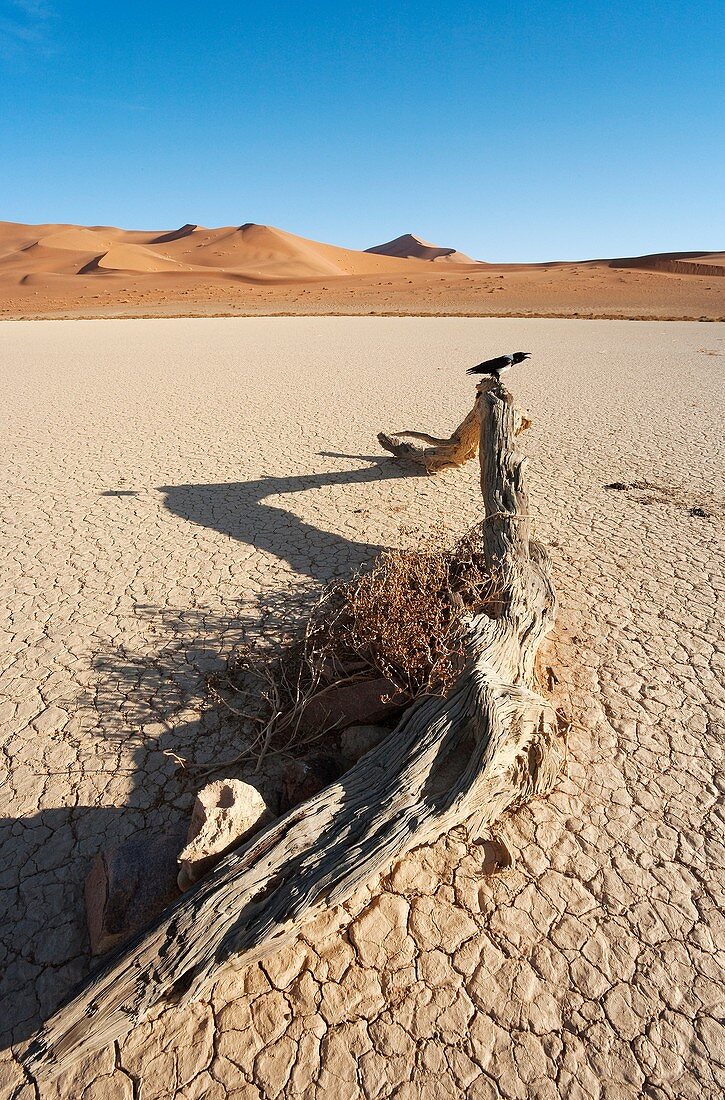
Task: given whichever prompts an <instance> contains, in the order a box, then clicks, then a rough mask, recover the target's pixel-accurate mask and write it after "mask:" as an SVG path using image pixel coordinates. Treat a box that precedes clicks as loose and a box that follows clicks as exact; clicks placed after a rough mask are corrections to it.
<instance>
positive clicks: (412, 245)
mask: <svg viewBox="0 0 725 1100" xmlns="http://www.w3.org/2000/svg"><path fill="white" fill-rule="evenodd" d="M365 251H366V252H375V253H377V255H379V256H397V257H398V258H399V259H405V260H432V261H433V262H434V263H454V264H475V263H478V262H479V261H477V260H472V259H471V258H470V256H466V255H464V254H463V252H458V251H457V249H455V248H441V247H439V246H438V245H437V244H430V243H429V242H428V241H424V240H423V239H422V238H421V237H416V236H415V234H413V233H404V234H403V235H402V237H396V238H395V240H392V241H387V242H386V243H385V244H376V245H374V246H373V247H372V248H366V249H365Z"/></svg>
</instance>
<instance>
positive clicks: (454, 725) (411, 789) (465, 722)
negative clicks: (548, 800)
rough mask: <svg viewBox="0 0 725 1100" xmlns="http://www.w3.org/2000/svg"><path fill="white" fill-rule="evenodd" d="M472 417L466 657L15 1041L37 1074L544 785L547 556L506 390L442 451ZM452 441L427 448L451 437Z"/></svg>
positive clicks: (549, 728)
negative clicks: (476, 567)
mask: <svg viewBox="0 0 725 1100" xmlns="http://www.w3.org/2000/svg"><path fill="white" fill-rule="evenodd" d="M473 419H475V422H476V423H477V425H478V430H479V438H480V447H479V453H480V460H481V491H482V494H483V501H484V507H485V525H484V547H485V556H486V561H487V565H488V567H489V569H490V571H491V573H492V574H493V575H494V576H495V577H496V578H497V580H498V584H499V600H498V603H497V605H496V606H495V608H494V610H493V612H492V613H491V611H490V610H489V612H488V613H486V614H480V615H476V616H473V617H472V618H471V619H470V622H469V624H468V631H467V642H466V650H467V661H466V665H465V668H464V671H463V672H462V674H461V676H460V678H459V679H458V681H457V682H456V683H455V685H454V687H453V688H452V689H451V691H450V693H449V695H448V696H447V697H446V698H439V697H427V698H423V699H419V700H418V701H416V702H415V703H414V704H413V705H412V706H411V707H410V708H409V709H408V710H407V711H406V713H405V714H404V716H403V718H402V720H401V721H400V723H399V725H398V727H397V729H396V730H395V731H394V732H393V733H392V734H391V735H390V736H389V737H388V738H386V739H385V740H384V741H383V742H382V744H380V745H379V746H378V747H377V748H375V749H373V750H372V751H371V752H369V753H368V754H367V755H366V756H364V757H363V758H362V759H361V760H360V761H359V762H358V763H357V764H356V765H355V766H354V767H353V768H351V769H350V771H348V772H347V773H346V774H345V775H344V776H342V777H341V778H340V779H339V780H338V781H337V782H335V783H332V784H330V785H329V786H328V787H326V788H325V789H324V790H322V791H320V792H319V793H318V794H316V795H314V796H313V797H312V798H309V799H308V800H307V801H306V802H304V803H302V804H301V805H299V806H296V807H295V808H294V809H292V810H290V811H289V812H288V813H287V814H286V815H285V816H284V817H282V818H280V819H279V820H277V821H276V822H275V823H274V824H272V825H270V826H269V827H268V828H266V829H265V830H264V831H263V832H261V833H258V834H257V835H256V836H255V837H254V839H253V840H252V841H251V842H249V843H248V844H247V845H246V846H245V847H243V848H239V849H237V850H236V851H234V852H232V853H231V854H230V855H228V856H226V857H225V859H224V860H223V861H222V862H221V863H220V864H219V865H218V867H217V868H216V869H215V870H214V871H213V872H212V873H211V874H210V875H209V877H208V878H205V879H202V880H201V881H200V882H198V883H197V884H196V885H195V886H194V887H192V889H191V890H189V891H188V892H187V893H186V894H184V895H183V896H182V897H181V898H180V899H179V900H178V901H177V902H176V903H175V904H174V905H172V906H171V907H170V908H169V909H168V910H166V912H165V913H164V914H162V916H161V917H160V918H158V919H157V920H156V921H155V922H154V923H153V924H152V925H150V926H149V927H148V928H147V929H146V930H145V931H144V932H143V933H141V934H139V935H138V936H137V937H136V938H135V939H134V940H133V941H132V942H131V943H130V944H128V945H126V946H125V947H124V948H123V949H122V950H121V951H120V952H119V953H118V954H116V955H115V956H114V957H113V958H112V959H111V960H110V961H109V962H108V963H107V964H106V965H105V966H104V967H103V968H102V969H101V970H100V971H98V972H97V973H95V974H93V975H92V976H91V977H89V978H88V979H87V981H86V983H85V984H84V985H83V986H82V988H81V989H80V991H78V992H77V993H76V994H75V996H74V997H72V999H71V1000H70V1001H69V1002H68V1003H66V1004H65V1005H64V1006H63V1007H61V1008H60V1009H59V1010H58V1011H57V1012H56V1013H55V1015H54V1016H53V1017H52V1018H51V1019H50V1020H48V1022H47V1023H46V1025H45V1027H44V1028H43V1029H42V1030H41V1031H40V1032H39V1033H38V1035H37V1036H36V1037H35V1038H34V1040H33V1041H32V1043H31V1044H30V1046H29V1047H28V1049H27V1050H26V1052H25V1055H24V1060H25V1063H26V1065H27V1067H28V1069H29V1070H30V1071H31V1072H33V1073H34V1074H35V1075H36V1076H38V1077H54V1076H56V1075H57V1074H58V1073H60V1072H61V1071H62V1070H65V1069H67V1068H69V1067H70V1066H71V1065H72V1064H73V1062H74V1061H75V1060H76V1059H77V1058H79V1057H81V1056H83V1055H85V1054H87V1053H88V1052H89V1051H91V1050H93V1049H97V1048H99V1047H102V1046H104V1045H106V1044H107V1043H111V1042H113V1041H114V1040H116V1039H118V1038H120V1037H121V1036H122V1035H124V1034H126V1033H127V1032H128V1031H129V1030H131V1028H132V1027H133V1026H134V1025H135V1024H136V1023H137V1022H138V1021H139V1020H140V1019H141V1018H142V1017H143V1016H144V1014H145V1013H146V1012H147V1011H148V1010H149V1009H150V1008H151V1007H152V1006H154V1005H156V1004H159V1003H178V1002H183V1001H185V1000H188V999H192V998H195V997H199V996H201V995H202V994H203V993H204V991H205V990H206V989H207V988H208V986H209V985H210V983H211V981H212V979H213V978H214V977H215V975H216V974H217V972H218V969H219V967H220V966H222V965H223V964H224V963H225V962H226V961H227V960H229V959H231V958H232V957H236V958H237V960H238V961H241V962H243V963H253V962H256V961H258V960H259V959H262V958H264V957H265V956H266V955H268V954H269V953H271V952H272V951H274V950H276V949H277V948H279V947H281V946H283V945H285V944H288V943H290V942H291V941H293V940H294V939H295V937H296V936H297V934H298V931H299V929H300V928H301V926H302V925H303V924H305V923H306V922H307V921H310V920H312V919H313V918H314V917H315V916H316V915H317V914H318V913H319V912H320V911H321V910H323V909H324V908H326V907H327V906H335V905H340V904H341V903H342V902H344V901H346V900H347V899H348V898H350V897H351V895H352V894H353V892H354V891H355V890H356V889H357V887H359V886H360V885H361V884H363V883H364V882H366V881H367V880H369V879H370V878H372V877H373V876H375V875H377V874H379V873H380V872H384V871H386V870H388V869H389V868H390V866H391V864H392V863H393V861H395V860H396V859H398V858H399V857H400V856H402V855H404V854H405V853H406V852H408V851H410V850H411V849H412V848H414V847H417V846H419V845H421V844H427V843H431V842H433V841H435V840H437V839H438V838H439V837H440V836H441V835H442V834H443V833H445V832H447V831H448V830H450V829H451V828H453V827H454V826H456V825H460V824H463V823H467V826H468V829H469V832H470V834H471V835H478V834H479V833H480V832H481V831H482V830H483V829H485V828H486V827H487V826H488V825H490V824H491V823H492V822H493V821H494V820H495V819H496V818H497V817H499V816H500V814H501V813H503V811H504V810H506V809H507V808H509V807H511V806H515V805H517V804H520V803H522V802H524V801H526V800H527V799H530V798H532V797H534V796H536V795H542V794H544V793H546V792H547V791H549V790H550V789H551V788H552V786H553V784H554V782H555V780H556V776H557V775H558V773H559V771H560V769H561V766H562V763H563V759H564V744H563V739H562V737H561V735H560V732H559V728H558V723H557V719H556V713H555V710H554V708H553V706H552V704H551V702H549V701H547V699H545V698H544V697H543V696H542V695H541V694H540V693H539V691H538V690H537V683H536V680H535V667H534V666H535V660H536V654H537V650H538V648H539V645H540V643H541V640H542V638H543V637H544V635H545V634H546V633H547V631H548V630H549V629H550V628H551V626H552V624H553V620H554V612H555V597H554V592H553V588H552V585H551V580H550V567H549V560H548V557H547V554H546V552H545V551H544V549H543V548H542V547H541V546H540V545H539V544H538V543H536V542H534V541H533V540H532V539H531V538H530V519H529V510H528V504H527V500H526V494H525V491H524V468H525V460H524V459H523V458H522V457H521V456H520V455H518V454H516V453H515V452H514V444H513V440H514V437H515V435H516V434H517V433H518V432H519V431H520V430H522V427H523V424H524V418H523V415H522V414H521V413H520V412H518V411H517V410H516V409H515V408H514V404H513V399H512V397H511V395H510V394H509V393H508V391H507V390H506V389H505V387H504V386H503V385H502V384H501V383H500V382H496V381H494V380H486V381H484V382H483V383H482V384H481V385H480V386H479V387H478V397H477V400H476V407H475V409H474V410H473V411H472V413H470V414H469V416H468V417H467V418H466V421H464V425H467V426H466V431H465V432H462V431H460V430H459V437H458V444H457V446H458V447H459V451H458V452H456V453H457V454H458V453H462V450H461V448H464V447H465V448H467V449H468V450H469V451H470V448H471V445H472V444H471V438H472V437H471V435H470V428H471V424H472V422H473ZM464 425H462V426H461V428H463V427H464ZM454 436H455V433H454ZM453 440H454V437H451V440H448V441H445V442H444V443H441V442H440V441H439V442H438V443H436V444H435V446H436V447H440V446H444V445H446V446H447V445H451V446H453V447H454V449H455V446H456V444H454V443H452V441H453Z"/></svg>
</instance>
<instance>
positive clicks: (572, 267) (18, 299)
mask: <svg viewBox="0 0 725 1100" xmlns="http://www.w3.org/2000/svg"><path fill="white" fill-rule="evenodd" d="M723 275H725V253H723V252H718V253H716V252H688V253H671V254H666V255H665V254H663V255H656V256H640V257H625V258H620V259H607V260H601V259H600V260H588V261H580V262H576V263H573V262H566V263H560V262H556V261H554V262H551V263H542V264H490V263H484V262H480V261H479V260H472V259H471V258H470V256H468V255H466V254H465V253H463V252H460V251H458V250H457V249H455V248H452V247H441V246H439V245H434V244H429V243H428V242H427V241H424V240H422V239H421V238H420V237H418V236H416V235H415V234H412V233H405V234H403V235H402V236H400V237H397V238H396V239H395V240H393V241H388V242H386V243H385V244H381V245H373V246H372V247H371V248H370V249H368V250H367V251H355V250H354V249H346V248H338V247H336V246H334V245H329V244H320V243H318V242H317V241H311V240H306V239H305V238H303V237H298V236H295V235H294V234H293V233H288V232H285V231H284V230H281V229H276V228H274V227H272V226H266V225H254V224H251V223H247V224H245V225H241V226H226V227H223V228H221V229H207V228H204V227H203V226H199V225H192V224H188V225H183V226H181V228H179V229H175V230H164V231H157V230H155V231H148V232H141V231H132V230H123V229H114V228H112V227H109V226H90V227H87V226H77V225H57V224H52V225H18V224H15V223H12V222H0V319H3V318H5V319H7V318H23V317H27V318H36V317H43V318H54V317H64V318H67V317H70V318H77V317H142V316H170V317H177V316H215V315H242V316H249V315H287V314H289V315H309V314H339V315H356V314H371V313H372V314H380V315H387V314H390V315H407V314H414V315H432V316H436V315H445V316H450V315H461V316H522V317H546V316H551V317H613V318H631V319H648V318H649V319H661V320H673V319H674V320H678V319H681V320H701V319H703V320H722V319H725V278H723V277H722V276H723Z"/></svg>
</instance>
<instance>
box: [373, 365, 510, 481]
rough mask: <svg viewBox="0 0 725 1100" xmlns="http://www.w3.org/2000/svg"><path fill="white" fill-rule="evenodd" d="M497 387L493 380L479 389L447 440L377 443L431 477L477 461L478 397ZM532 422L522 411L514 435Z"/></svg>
mask: <svg viewBox="0 0 725 1100" xmlns="http://www.w3.org/2000/svg"><path fill="white" fill-rule="evenodd" d="M495 385H496V383H495V382H493V380H491V379H484V381H483V382H480V383H479V384H478V386H477V387H476V389H477V397H476V401H475V402H474V405H473V408H472V409H471V411H470V412H469V414H468V416H467V417H466V419H465V420H464V421H463V423H461V424H459V425H458V427H457V428H456V429H455V431H454V432H453V433H452V434H451V435H450V436H449V437H448V439H439V438H438V436H435V435H429V434H428V433H427V432H413V431H408V430H406V431H403V432H391V433H390V435H387V434H386V433H385V432H380V433H379V434H378V443H379V444H380V446H381V447H383V448H384V450H386V451H390V453H391V454H393V455H395V457H396V458H404V459H408V460H409V461H410V462H415V463H417V464H418V465H419V466H425V469H426V472H427V473H429V474H435V473H438V471H439V470H446V469H450V468H451V467H453V466H463V464H464V463H466V462H468V461H469V460H470V459H472V458H475V457H476V454H477V453H478V449H479V442H480V437H481V417H480V408H479V397H480V395H481V394H482V393H488V392H489V391H490V389H491V387H492V386H495ZM530 424H531V421H530V420H529V419H528V417H526V416H525V415H524V414H523V413H522V412H521V411H519V414H518V419H517V423H516V426H515V429H514V431H515V434H518V433H519V432H522V431H524V430H525V429H526V428H528V427H529V426H530ZM406 439H419V440H421V442H423V443H427V444H428V446H427V447H414V446H413V444H412V443H406V442H404V440H406Z"/></svg>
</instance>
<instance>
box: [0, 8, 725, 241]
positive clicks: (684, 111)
mask: <svg viewBox="0 0 725 1100" xmlns="http://www.w3.org/2000/svg"><path fill="white" fill-rule="evenodd" d="M724 26H725V4H724V3H723V0H718V2H712V0H699V2H697V3H683V2H680V0H656V2H649V0H629V2H626V3H625V2H621V0H611V2H609V3H602V2H600V0H590V2H588V3H587V2H580V0H569V2H565V0H551V2H546V0H540V2H537V3H533V2H520V0H511V2H508V3H504V2H501V3H499V2H491V3H485V2H483V3H481V2H479V3H472V2H467V0H464V2H460V3H459V2H456V0H449V2H446V0H439V2H437V3H429V2H413V0H411V2H409V3H396V2H394V0H391V2H388V3H382V2H378V0H367V2H365V3H363V4H360V5H359V6H356V5H355V6H353V5H348V4H344V3H342V4H341V3H340V2H339V0H338V2H336V3H327V2H322V3H315V2H314V0H308V2H306V3H300V2H298V3H286V2H279V3H277V2H274V0H268V2H267V3H261V2H257V3H247V2H244V0H236V2H234V3H230V2H218V3H216V2H214V0H208V2H206V3H198V2H196V3H187V2H185V0H177V2H174V3H167V2H164V0H145V2H143V3H141V2H138V0H124V2H121V3H104V2H101V3H88V2H87V0H86V2H72V0H71V2H67V3H63V2H60V0H47V2H46V0H0V151H1V152H0V218H1V219H6V220H11V221H26V222H45V221H65V222H79V223H82V224H111V225H121V226H125V227H128V228H153V229H162V228H164V229H165V228H171V227H174V226H176V225H180V224H183V223H184V222H187V221H191V222H198V223H200V224H204V225H232V224H240V223H243V222H246V221H255V222H264V223H269V224H272V225H277V226H281V227H282V228H284V229H288V230H290V231H292V232H295V233H299V234H301V235H303V236H308V237H312V238H315V239H317V240H324V241H329V242H331V243H334V244H342V245H346V246H349V247H354V248H365V247H367V246H369V245H372V244H376V243H379V242H381V241H384V240H387V239H389V238H391V237H394V236H397V235H398V234H400V233H404V232H414V233H418V234H420V235H421V236H423V237H426V238H427V239H429V240H432V241H434V242H435V243H437V244H443V245H452V246H455V247H457V248H460V249H462V250H464V251H466V252H468V253H470V254H472V255H473V256H475V257H476V258H479V259H487V260H511V261H514V260H543V259H555V258H583V257H593V256H617V255H629V254H638V253H644V252H652V251H669V250H688V249H703V248H712V249H716V248H719V249H722V248H725V124H724V120H725V75H724V74H725V49H724V48H723V41H724V36H725V31H724V30H723V27H724Z"/></svg>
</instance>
